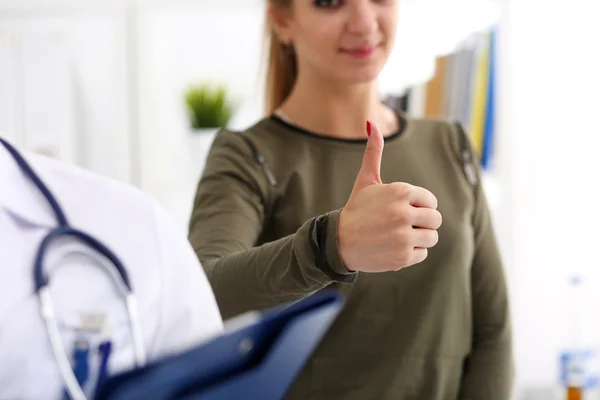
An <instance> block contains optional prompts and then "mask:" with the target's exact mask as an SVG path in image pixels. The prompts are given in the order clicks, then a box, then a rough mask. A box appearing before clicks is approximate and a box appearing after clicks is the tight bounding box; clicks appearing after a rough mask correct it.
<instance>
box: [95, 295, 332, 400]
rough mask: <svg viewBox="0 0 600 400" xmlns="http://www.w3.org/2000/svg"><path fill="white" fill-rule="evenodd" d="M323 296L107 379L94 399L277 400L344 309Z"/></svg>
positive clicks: (286, 306)
mask: <svg viewBox="0 0 600 400" xmlns="http://www.w3.org/2000/svg"><path fill="white" fill-rule="evenodd" d="M342 303H343V300H342V296H341V295H340V294H339V293H338V292H337V291H330V290H326V291H322V292H318V293H316V294H313V295H311V296H309V297H307V298H305V299H302V300H300V301H298V302H295V303H291V304H288V305H285V306H280V307H277V308H274V309H271V310H268V311H266V312H264V313H262V314H261V315H260V318H259V319H258V321H253V322H249V323H246V324H245V325H243V326H241V327H238V328H235V329H233V330H231V331H229V332H226V333H224V334H223V335H221V336H218V337H216V338H214V339H212V340H210V341H208V342H206V343H204V344H202V345H200V346H198V347H196V348H193V349H191V350H189V351H186V352H185V353H183V354H179V355H176V356H173V357H169V358H166V359H164V360H161V361H158V362H155V363H152V364H149V365H147V366H145V367H143V368H139V369H135V370H132V371H128V372H125V373H122V374H119V375H115V376H114V377H111V378H109V379H108V380H107V381H106V382H105V383H104V384H103V385H102V386H101V387H99V388H98V391H97V393H96V396H95V400H121V399H123V400H129V399H153V400H167V399H168V400H171V399H185V400H231V399H261V400H278V399H281V398H283V397H284V396H285V394H286V392H287V391H288V389H289V387H290V386H291V384H292V383H293V381H294V380H295V378H296V377H297V375H298V374H299V373H300V371H301V369H302V368H303V366H304V365H305V363H306V361H307V360H308V358H309V357H310V356H311V354H312V353H313V352H314V350H315V348H316V347H317V345H318V344H319V343H320V341H321V339H322V338H323V336H324V335H325V333H326V332H327V331H328V329H329V327H330V326H331V324H332V323H333V321H334V319H335V317H336V316H337V315H338V313H339V311H340V309H341V307H342Z"/></svg>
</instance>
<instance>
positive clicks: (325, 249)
mask: <svg viewBox="0 0 600 400" xmlns="http://www.w3.org/2000/svg"><path fill="white" fill-rule="evenodd" d="M339 219H340V210H336V211H332V212H330V213H327V214H324V215H322V216H320V217H318V218H316V219H315V222H314V236H313V238H314V243H315V246H316V248H317V251H318V253H319V257H321V258H322V261H323V265H322V266H321V268H322V269H323V268H324V269H326V271H324V272H326V273H327V275H329V276H330V277H331V278H332V279H334V280H335V281H340V282H348V283H350V282H353V281H354V280H355V279H356V274H357V273H356V272H354V271H350V270H349V269H347V268H346V266H345V265H344V262H343V261H342V258H341V257H340V253H339V248H338V225H339Z"/></svg>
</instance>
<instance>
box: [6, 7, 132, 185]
mask: <svg viewBox="0 0 600 400" xmlns="http://www.w3.org/2000/svg"><path fill="white" fill-rule="evenodd" d="M125 31H126V25H125V18H124V16H123V15H122V14H119V13H113V12H106V11H99V12H98V13H95V12H90V13H86V14H78V13H69V12H67V13H64V14H56V13H44V12H36V11H35V10H32V11H26V12H22V13H2V14H0V64H1V66H0V85H2V86H1V88H2V89H1V90H0V105H2V107H1V108H2V111H0V131H2V132H3V134H4V135H6V136H8V137H11V138H13V139H14V140H15V141H16V142H17V143H18V144H19V145H22V146H25V147H26V148H28V149H30V150H34V151H40V152H44V153H49V154H52V155H54V156H56V157H58V158H60V159H63V160H65V161H68V162H73V163H76V164H78V165H81V166H83V167H85V168H90V169H93V170H95V171H98V172H100V173H102V174H105V175H108V176H111V177H114V178H116V179H120V180H124V181H130V180H131V179H132V170H133V169H134V166H133V165H132V152H131V147H130V142H129V141H130V137H129V122H130V121H129V109H128V104H129V97H128V91H127V86H126V83H125V81H126V79H127V75H126V74H127V70H126V64H125V63H124V60H125V58H126V46H125V43H126V40H125Z"/></svg>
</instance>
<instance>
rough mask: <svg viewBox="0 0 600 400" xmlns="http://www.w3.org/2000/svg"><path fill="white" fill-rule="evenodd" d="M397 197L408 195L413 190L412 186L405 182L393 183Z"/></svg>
mask: <svg viewBox="0 0 600 400" xmlns="http://www.w3.org/2000/svg"><path fill="white" fill-rule="evenodd" d="M391 185H392V188H393V190H394V195H395V196H396V197H400V198H404V197H407V196H408V195H409V193H410V191H411V190H412V186H411V185H409V184H408V183H404V182H394V183H392V184H391Z"/></svg>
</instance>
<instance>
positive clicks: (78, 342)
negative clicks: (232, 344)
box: [0, 141, 223, 400]
mask: <svg viewBox="0 0 600 400" xmlns="http://www.w3.org/2000/svg"><path fill="white" fill-rule="evenodd" d="M6 144H7V143H6V142H3V141H0V360H1V361H0V399H26V400H27V399H61V398H67V397H69V396H70V395H72V394H73V393H75V394H77V393H79V395H78V396H79V398H82V397H81V396H82V395H85V397H87V398H90V397H92V396H93V393H94V390H95V388H96V386H97V384H98V382H99V380H100V379H103V377H104V376H106V374H107V373H108V374H113V373H115V372H118V371H122V370H124V369H129V368H132V367H134V366H135V365H136V362H137V363H138V364H144V363H145V362H149V361H152V360H155V359H157V358H160V357H163V356H167V355H170V354H173V353H176V352H179V351H182V350H185V349H187V348H189V347H190V346H193V345H195V344H198V343H200V342H201V341H203V340H206V339H208V338H211V337H213V336H215V335H217V334H219V333H220V332H221V331H222V329H223V324H222V319H221V316H220V313H219V310H218V307H217V304H216V301H215V298H214V296H213V293H212V290H211V288H210V286H209V283H208V281H207V279H206V277H205V275H204V272H203V270H202V268H201V266H200V265H199V262H198V259H197V257H196V256H195V254H194V252H193V250H192V249H191V247H190V245H189V244H188V241H187V238H186V236H185V233H184V232H180V231H179V229H177V228H176V226H175V224H174V223H173V221H172V220H171V219H170V218H169V216H168V215H167V214H166V213H165V212H164V211H163V210H162V209H161V208H160V207H159V206H158V205H157V203H156V202H155V201H154V200H152V199H151V198H150V197H149V196H147V195H145V194H143V193H142V192H140V191H138V190H136V189H134V188H132V187H130V186H127V185H125V184H122V183H119V182H116V181H113V180H110V179H107V178H105V177H101V176H98V175H96V174H93V173H90V172H87V171H85V170H82V169H78V168H76V167H74V166H71V165H66V164H63V163H60V162H58V161H55V160H52V159H50V158H46V157H43V156H39V155H35V154H31V153H23V152H20V151H17V152H18V153H20V154H22V155H23V157H24V160H25V161H26V163H27V164H28V165H30V166H31V167H32V170H33V171H34V172H35V174H36V175H37V176H38V177H39V179H40V180H41V181H42V182H43V183H44V184H45V186H46V187H47V189H48V190H49V191H50V192H51V194H52V195H53V196H54V198H55V199H56V203H57V204H58V205H59V206H60V208H61V210H62V211H63V212H64V216H65V218H66V220H68V226H69V228H68V229H73V230H76V231H78V232H79V231H81V232H83V233H84V234H86V235H89V236H91V237H92V238H93V239H95V240H97V241H98V242H100V243H101V244H102V245H104V246H106V248H107V249H109V250H110V251H111V252H112V253H113V254H114V255H115V256H116V257H117V258H118V259H119V260H120V262H121V263H122V265H123V267H124V269H125V271H126V275H128V281H129V284H130V286H131V289H132V291H133V294H134V295H135V298H136V300H137V302H135V303H134V302H133V301H131V302H129V303H127V302H126V301H125V297H124V296H123V294H122V291H121V290H120V289H123V288H125V289H126V286H124V285H123V279H122V277H121V276H120V275H119V274H118V273H116V270H115V267H114V265H113V264H112V263H111V262H109V258H108V256H106V255H103V254H101V253H99V252H98V251H96V249H95V248H93V247H90V246H88V245H86V244H85V241H82V240H81V238H80V237H78V236H77V235H72V234H71V235H70V234H64V235H62V236H61V237H57V238H55V240H53V241H52V242H51V243H49V244H48V246H47V251H46V252H45V257H43V260H42V261H43V262H41V263H40V264H41V267H40V266H38V267H39V268H38V269H39V270H40V271H38V274H37V275H35V276H34V270H35V268H34V265H35V264H36V257H37V255H38V252H39V248H40V245H41V242H42V240H43V239H44V238H45V237H47V235H48V234H49V233H50V232H52V231H53V230H55V229H56V228H57V227H58V226H59V225H60V224H59V222H60V221H58V220H57V213H56V210H54V209H53V208H52V207H51V205H50V204H51V203H49V201H48V199H47V197H45V196H44V195H43V193H42V192H41V191H40V189H39V187H37V186H36V185H35V184H34V182H33V181H32V179H31V177H30V176H28V174H27V173H25V172H24V170H23V168H22V166H19V165H18V163H17V162H16V160H15V157H14V155H13V154H11V153H10V152H9V151H8V149H7V148H5V147H6ZM8 147H11V146H10V144H9V145H8ZM13 149H14V147H13ZM63 233H64V232H63ZM59 236H60V235H59ZM44 283H47V286H45V288H42V289H41V290H40V285H41V286H44ZM44 292H45V294H44ZM46 295H49V296H48V297H49V299H50V300H51V302H52V305H53V307H52V309H51V311H53V314H48V313H46V315H50V316H52V315H53V316H54V317H55V319H54V320H53V321H54V322H55V324H47V323H46V321H45V319H44V318H43V317H42V307H41V302H40V299H41V297H44V296H46ZM128 298H129V299H131V298H132V297H128ZM45 300H48V298H45ZM136 304H137V307H133V306H135V305H136ZM128 305H129V306H132V308H129V309H128V307H127V306H128ZM46 310H48V309H46ZM131 312H133V315H131ZM50 322H52V321H50ZM130 322H134V323H133V324H131V323H130ZM53 326H54V327H56V328H57V329H56V331H54V332H55V333H57V334H58V339H57V335H53V329H52V327H53ZM53 338H54V343H52V340H51V339H53ZM136 338H137V339H138V342H141V343H136V340H135V339H136ZM136 345H137V347H136ZM61 360H62V364H61ZM65 362H68V364H66V365H65ZM61 367H62V368H61ZM65 368H67V369H68V370H65ZM65 375H66V377H65ZM69 377H70V378H71V380H70V383H71V386H74V384H75V385H76V386H78V387H80V388H81V389H82V390H81V392H77V390H75V389H76V388H75V389H73V390H71V391H68V390H67V389H66V388H67V387H68V386H69V385H68V381H69ZM75 397H77V395H76V396H75Z"/></svg>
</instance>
